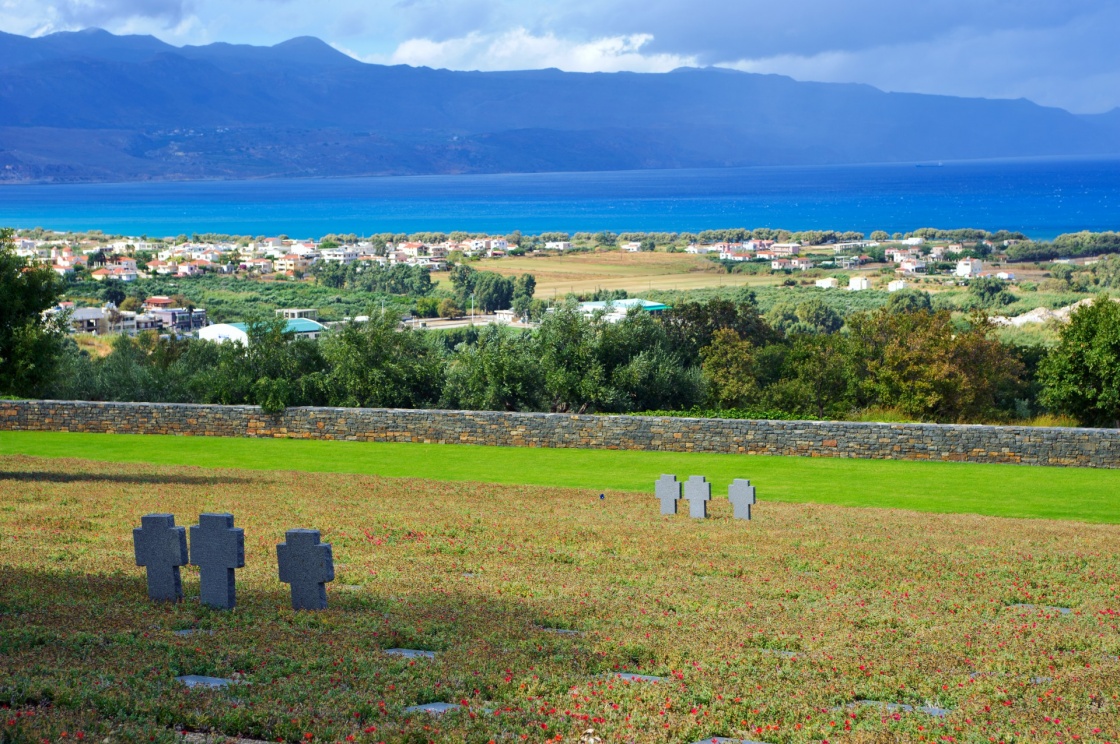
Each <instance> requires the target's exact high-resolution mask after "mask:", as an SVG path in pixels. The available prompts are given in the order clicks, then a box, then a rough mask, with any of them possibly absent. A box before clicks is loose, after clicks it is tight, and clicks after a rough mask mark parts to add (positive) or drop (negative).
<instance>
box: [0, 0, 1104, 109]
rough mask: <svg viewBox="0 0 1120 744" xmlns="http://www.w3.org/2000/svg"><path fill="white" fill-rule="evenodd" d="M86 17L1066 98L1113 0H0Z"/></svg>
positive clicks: (464, 56)
mask: <svg viewBox="0 0 1120 744" xmlns="http://www.w3.org/2000/svg"><path fill="white" fill-rule="evenodd" d="M88 27H99V28H105V29H107V30H109V31H112V32H113V33H145V34H153V35H155V36H157V37H159V38H161V39H163V40H164V41H166V42H168V43H171V44H176V45H182V44H206V43H210V42H214V41H227V42H234V43H249V44H275V43H278V42H280V41H284V40H286V39H289V38H291V37H294V36H305V35H306V36H316V37H318V38H320V39H323V40H324V41H326V42H328V43H330V44H331V45H333V46H335V47H336V48H338V49H340V50H342V51H344V52H346V53H348V54H350V55H352V56H354V57H356V58H358V59H361V60H363V61H366V62H374V63H379V64H409V65H426V66H429V67H443V68H448V69H457V70H512V69H535V68H544V67H557V68H560V69H562V70H569V71H575V72H615V71H620V70H630V71H636V72H662V71H667V70H671V69H674V68H677V67H685V66H706V65H716V66H722V67H730V68H734V69H738V70H744V71H748V72H762V73H777V74H782V75H788V76H790V77H793V78H795V79H798V80H814V81H822V82H848V83H867V84H870V85H874V86H876V87H878V88H881V89H883V90H888V91H908V92H917V93H935V94H944V95H958V96H979V97H988V98H1028V99H1030V100H1032V101H1035V102H1037V103H1040V104H1043V105H1048V106H1058V107H1061V108H1065V109H1068V110H1070V111H1073V112H1076V113H1098V112H1104V111H1108V110H1111V109H1113V108H1116V107H1120V47H1117V46H1116V45H1115V43H1114V41H1113V40H1112V36H1113V35H1114V33H1115V29H1117V28H1120V0H921V1H920V2H918V1H916V0H0V30H3V31H7V32H9V33H18V34H24V35H29V36H34V35H41V34H45V33H51V32H53V31H68V30H77V29H81V28H88ZM1110 29H1111V30H1110Z"/></svg>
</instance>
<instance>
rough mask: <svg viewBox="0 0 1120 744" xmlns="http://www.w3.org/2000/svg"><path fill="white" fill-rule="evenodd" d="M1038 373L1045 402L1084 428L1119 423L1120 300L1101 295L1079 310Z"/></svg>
mask: <svg viewBox="0 0 1120 744" xmlns="http://www.w3.org/2000/svg"><path fill="white" fill-rule="evenodd" d="M1039 376H1040V378H1041V381H1042V394H1041V396H1040V398H1041V400H1042V403H1043V405H1045V406H1047V407H1048V408H1050V409H1051V410H1053V411H1058V412H1061V413H1067V414H1069V415H1071V416H1074V417H1076V418H1077V420H1078V421H1080V422H1081V423H1082V424H1084V425H1086V426H1112V427H1120V304H1118V303H1117V302H1115V301H1114V300H1112V299H1111V298H1110V297H1109V296H1108V295H1098V296H1097V298H1096V299H1095V300H1094V301H1093V302H1092V304H1089V305H1084V306H1082V307H1080V308H1078V309H1077V310H1076V311H1075V312H1074V313H1073V314H1072V315H1071V316H1070V322H1069V325H1067V326H1066V327H1065V328H1063V329H1062V331H1061V335H1060V339H1059V341H1058V344H1057V345H1056V346H1055V347H1054V348H1053V349H1051V351H1050V353H1049V354H1048V355H1047V356H1046V358H1045V359H1044V360H1043V362H1042V365H1041V367H1040V371H1039Z"/></svg>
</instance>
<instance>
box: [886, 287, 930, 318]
mask: <svg viewBox="0 0 1120 744" xmlns="http://www.w3.org/2000/svg"><path fill="white" fill-rule="evenodd" d="M886 311H887V312H888V313H917V312H924V313H932V312H933V302H932V300H930V297H929V292H923V291H922V290H920V289H900V290H898V291H897V292H892V293H891V296H890V297H888V298H887V304H886Z"/></svg>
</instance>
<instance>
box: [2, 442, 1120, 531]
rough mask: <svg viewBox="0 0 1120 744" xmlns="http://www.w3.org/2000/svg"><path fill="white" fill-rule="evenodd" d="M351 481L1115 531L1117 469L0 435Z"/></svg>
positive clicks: (65, 447) (26, 450)
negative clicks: (659, 482)
mask: <svg viewBox="0 0 1120 744" xmlns="http://www.w3.org/2000/svg"><path fill="white" fill-rule="evenodd" d="M14 454H22V455H32V456H38V457H51V458H58V457H69V458H78V459H86V460H99V461H103V462H130V463H152V464H157V465H195V466H200V467H206V468H239V469H248V470H295V471H303V472H332V473H355V474H364V475H381V476H392V477H401V476H404V477H415V478H427V479H432V480H440V481H480V482H486V483H503V484H514V485H532V486H557V487H566V488H580V489H589V490H592V491H596V492H602V491H627V492H646V493H652V491H653V481H654V480H655V479H656V478H657V477H658V476H659V475H660V474H662V473H674V474H676V475H677V477H678V478H680V479H682V480H683V479H684V478H687V477H688V476H689V475H705V476H707V477H708V480H709V481H711V482H712V483H713V490H712V492H713V495H715V496H719V495H723V494H726V490H727V485H728V484H729V483H730V482H731V480H732V479H734V478H750V479H751V481H752V482H753V483H754V484H755V485H756V486H757V487H758V489H759V491H758V492H759V499H760V500H763V501H780V502H792V503H819V504H836V505H841V506H870V507H885V508H897V509H910V510H914V511H925V512H939V513H965V514H982V515H988V516H1000V517H1027V518H1038V519H1064V520H1076V521H1083V522H1098V523H1120V470H1090V469H1083V468H1041V467H1025V466H1020V465H976V464H961V463H929V462H897V461H881V460H851V459H828V458H801V457H763V456H754V455H751V456H747V455H717V454H701V453H672V452H630V451H617V450H575V449H528V448H509V447H481V446H468V445H438V444H405V443H401V444H398V443H366V442H324V441H304V440H288V439H263V440H262V439H230V438H204V437H170V436H168V437H161V436H140V435H120V434H72V433H54V432H49V433H44V432H5V433H2V434H0V455H14Z"/></svg>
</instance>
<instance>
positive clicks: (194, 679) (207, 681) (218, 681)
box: [175, 674, 233, 689]
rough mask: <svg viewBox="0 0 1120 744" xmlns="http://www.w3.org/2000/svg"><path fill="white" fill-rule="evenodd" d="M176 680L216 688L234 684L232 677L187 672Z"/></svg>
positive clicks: (191, 684)
mask: <svg viewBox="0 0 1120 744" xmlns="http://www.w3.org/2000/svg"><path fill="white" fill-rule="evenodd" d="M175 681H176V682H182V683H183V684H184V685H186V686H187V687H211V688H215V689H218V688H222V687H229V686H230V685H232V684H233V680H232V679H225V678H224V677H206V676H203V675H200V674H185V675H183V676H182V677H176V678H175Z"/></svg>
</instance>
